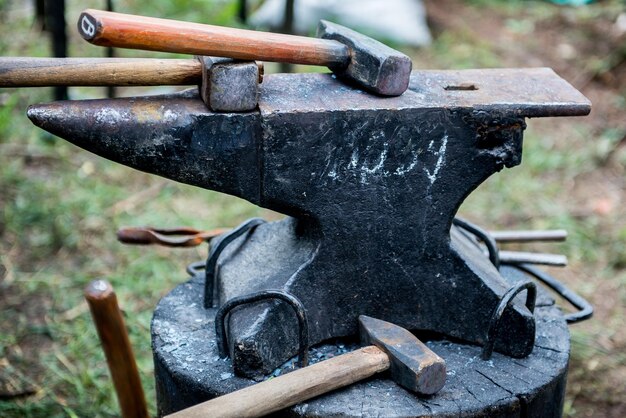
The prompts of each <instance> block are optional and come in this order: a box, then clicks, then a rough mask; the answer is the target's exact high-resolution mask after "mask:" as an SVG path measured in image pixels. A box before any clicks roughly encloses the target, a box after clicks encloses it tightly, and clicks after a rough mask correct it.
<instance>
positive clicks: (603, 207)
mask: <svg viewBox="0 0 626 418" xmlns="http://www.w3.org/2000/svg"><path fill="white" fill-rule="evenodd" d="M67 3H68V8H69V10H70V13H69V14H68V21H69V22H70V23H71V24H73V21H74V20H75V18H76V16H77V13H78V12H79V10H80V9H81V8H82V7H87V6H90V7H95V6H99V3H98V4H97V5H94V4H88V5H87V4H85V3H84V2H83V3H80V2H77V1H75V0H67ZM232 3H233V2H224V1H221V2H220V1H217V0H214V1H208V0H194V1H182V0H178V1H164V0H159V1H153V2H149V3H147V2H146V3H145V5H148V4H149V7H148V6H145V5H142V4H140V2H139V1H128V2H125V3H124V5H123V8H122V5H120V11H124V12H131V13H144V14H147V15H154V16H165V17H172V18H181V19H188V20H195V21H210V22H214V23H219V24H234V18H233V15H234V10H235V9H234V6H233V4H232ZM427 6H428V9H429V14H430V17H431V26H432V28H433V30H434V32H435V35H436V40H435V42H434V44H433V45H432V46H431V47H430V48H428V49H424V50H420V51H409V52H410V53H411V54H412V55H413V56H414V62H415V65H416V67H422V68H468V67H493V66H551V67H553V68H555V69H556V70H557V72H559V73H560V74H561V75H562V76H564V77H565V78H567V79H568V80H570V81H571V82H572V83H573V84H574V85H575V86H576V87H578V88H580V89H582V91H583V92H584V93H585V94H586V95H587V96H588V97H589V98H590V99H591V100H592V101H593V102H594V111H593V113H592V115H591V116H590V117H588V118H578V119H567V118H565V119H560V120H557V119H550V120H532V121H530V122H529V128H528V130H527V134H526V139H525V150H524V162H523V164H522V166H520V167H518V168H515V169H513V170H507V171H505V172H503V173H500V174H498V175H497V176H494V177H493V178H492V179H490V180H489V181H488V182H487V183H486V184H484V185H483V186H481V188H480V190H479V191H477V192H476V193H475V194H473V195H472V196H471V197H470V198H469V199H468V201H467V202H466V204H465V205H464V207H463V209H462V212H463V215H464V216H466V217H468V218H470V219H472V220H474V221H477V222H479V223H481V224H482V225H488V226H489V227H490V228H566V229H568V230H569V232H570V238H569V240H568V241H567V242H566V243H564V244H560V245H558V246H549V247H546V246H545V245H544V246H536V247H533V248H535V249H540V250H548V251H555V252H556V251H558V252H562V253H564V254H567V255H568V256H569V258H570V262H571V266H570V267H569V268H568V269H566V270H561V271H555V272H554V273H555V275H557V276H558V277H560V278H561V279H563V281H564V282H566V283H567V284H568V285H569V286H571V287H572V288H574V289H576V290H577V291H579V292H580V293H581V294H583V295H584V296H585V297H587V298H588V299H590V300H591V301H592V302H593V303H594V305H595V308H596V316H595V318H594V320H592V321H588V322H586V323H583V324H579V325H574V326H572V327H571V331H572V341H573V350H572V365H571V370H570V377H569V383H568V398H567V403H566V414H567V415H568V416H614V417H622V416H626V406H625V404H624V399H626V388H625V383H624V382H625V380H626V354H625V353H626V350H625V348H626V332H625V331H624V329H623V325H622V323H623V320H624V319H623V315H624V306H625V302H626V286H625V285H626V269H625V268H626V222H625V219H626V209H625V207H626V205H624V203H625V197H626V187H625V183H626V177H625V175H624V174H625V173H624V166H625V163H626V152H625V148H626V147H624V144H625V143H626V117H624V114H625V111H626V99H624V97H626V64H624V55H625V54H626V51H625V50H624V45H626V40H625V39H626V38H624V36H623V35H621V37H620V35H619V34H615V33H614V31H613V29H612V28H613V22H615V19H616V18H617V16H618V14H619V13H620V12H623V11H624V10H623V9H624V6H623V3H621V2H619V1H604V2H601V3H599V4H596V5H593V6H591V7H586V8H579V9H570V8H559V7H555V6H552V5H550V4H548V3H544V2H533V1H523V2H522V1H508V2H504V1H495V0H474V1H466V2H461V1H458V0H443V1H435V0H430V1H427ZM450 11H454V12H453V13H450ZM71 27H72V26H70V28H71ZM71 32H72V36H73V39H72V44H71V53H72V55H74V56H81V55H82V56H97V55H100V54H102V53H103V51H102V50H101V49H98V48H96V47H91V46H87V45H86V44H84V43H82V42H80V41H79V40H78V39H77V38H76V36H75V35H74V31H73V30H71ZM0 34H1V36H0V55H38V56H45V55H46V54H47V51H48V48H47V43H46V42H44V41H42V39H41V34H40V32H39V29H38V28H37V27H35V26H33V24H32V13H31V11H30V10H28V9H27V8H26V7H25V6H23V5H22V2H17V1H9V0H0ZM620 48H621V50H620ZM124 55H127V56H139V53H136V52H124ZM146 55H147V54H142V56H146ZM71 94H72V95H73V97H96V96H98V95H102V94H103V92H102V91H101V90H96V89H91V90H90V89H73V90H72V93H71ZM49 95H50V92H49V91H48V90H47V89H38V90H20V91H11V90H5V91H2V92H0V208H1V215H0V394H1V393H8V392H11V393H14V394H19V393H22V396H15V397H11V399H5V400H2V399H1V398H0V416H3V417H17V416H42V417H43V416H46V417H48V416H96V415H97V416H116V415H118V412H117V411H118V408H117V405H116V403H115V399H114V396H113V392H112V386H111V384H110V381H109V379H108V375H107V372H106V367H105V362H104V359H103V355H102V353H101V350H100V347H99V344H98V341H97V337H96V334H95V330H94V329H93V326H92V324H91V320H90V317H89V312H88V310H87V307H86V305H85V303H84V302H83V301H82V289H83V287H84V285H85V284H86V283H87V282H89V281H90V280H92V279H93V278H97V277H105V278H107V279H108V280H110V281H111V282H112V283H113V285H114V286H115V288H116V290H117V293H118V296H119V299H120V303H121V305H122V306H123V308H124V310H125V314H126V319H127V324H128V327H129V329H130V334H131V340H132V342H133V345H134V347H135V350H136V354H137V357H138V361H139V367H140V371H141V374H142V377H143V378H144V387H145V389H146V393H147V394H148V398H149V400H150V403H151V408H152V409H151V412H154V400H153V399H154V396H153V393H154V391H153V387H154V384H153V379H152V358H151V353H150V341H149V322H150V317H151V312H152V310H153V309H154V306H155V304H156V302H157V301H158V300H159V298H160V297H162V296H163V295H164V294H165V293H166V292H167V291H168V290H170V289H171V288H172V287H173V286H174V285H176V284H177V283H179V282H181V281H183V280H184V279H185V274H184V271H183V268H184V266H185V265H186V264H187V263H188V262H191V261H196V260H199V259H201V258H203V257H204V256H205V254H204V248H202V249H198V250H196V249H192V250H170V249H163V248H150V249H149V250H148V249H145V248H141V249H137V248H132V247H123V246H122V245H121V244H119V243H117V242H116V240H115V231H116V230H117V229H118V228H119V227H120V226H123V225H145V224H150V225H158V226H178V225H189V226H193V227H197V228H212V227H218V226H232V225H236V224H237V223H239V222H241V221H243V220H244V219H246V218H248V217H251V216H263V217H268V218H275V217H276V216H277V215H276V214H273V213H270V212H268V211H265V210H263V209H259V208H256V207H254V206H252V205H250V204H248V203H246V202H244V201H241V200H238V199H235V198H231V197H228V196H223V195H219V194H217V193H211V192H207V191H203V190H200V189H195V188H192V187H188V186H183V185H180V184H175V183H173V182H170V181H167V180H164V179H160V178H157V177H154V176H148V175H145V174H142V173H139V172H135V171H132V170H130V169H127V168H124V167H122V166H119V165H116V164H113V163H110V162H108V161H104V160H103V159H101V158H98V157H95V156H93V155H91V154H88V153H87V152H84V151H82V150H80V149H78V148H76V147H74V146H72V145H70V144H68V143H65V142H64V141H60V140H56V139H55V138H52V137H50V136H47V135H46V134H44V133H43V132H41V131H39V130H37V129H35V128H34V127H32V126H31V125H30V123H29V122H28V120H27V119H26V117H25V115H24V111H25V108H26V107H27V105H28V104H29V103H35V102H39V101H46V100H49V99H48V98H49V97H50V96H49ZM527 248H528V247H527Z"/></svg>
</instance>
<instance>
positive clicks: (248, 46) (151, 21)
mask: <svg viewBox="0 0 626 418" xmlns="http://www.w3.org/2000/svg"><path fill="white" fill-rule="evenodd" d="M78 32H79V33H80V34H81V36H82V37H83V38H84V39H85V40H87V41H89V42H91V43H93V44H96V45H101V46H113V47H117V48H130V49H143V50H149V51H163V52H176V53H181V54H195V55H208V56H216V57H227V58H235V59H242V60H261V61H275V62H287V63H292V64H308V65H323V66H327V67H328V68H330V69H331V70H332V71H333V72H334V73H335V74H337V75H338V76H341V77H345V78H348V79H350V80H352V81H355V82H357V83H358V84H360V85H361V86H362V87H364V88H365V89H366V90H368V91H371V92H373V93H376V94H380V95H383V96H399V95H401V94H402V93H404V91H405V90H406V89H407V88H408V85H409V79H410V76H411V59H410V58H409V57H408V56H406V55H404V54H402V53H401V52H398V51H396V50H394V49H392V48H390V47H388V46H386V45H384V44H382V43H380V42H378V41H376V40H374V39H372V38H369V37H367V36H365V35H362V34H360V33H358V32H355V31H353V30H350V29H348V28H345V27H343V26H340V25H336V24H334V23H330V22H326V21H321V22H320V26H319V29H318V36H319V37H320V38H322V39H317V38H307V37H305V36H294V35H283V34H278V33H267V32H257V31H252V30H244V29H236V28H227V27H221V26H212V25H203V24H200V23H191V22H179V21H176V20H169V19H158V18H153V17H144V16H136V15H127V14H122V13H114V12H105V11H102V10H93V9H87V10H85V11H84V12H83V13H82V14H81V15H80V17H79V18H78Z"/></svg>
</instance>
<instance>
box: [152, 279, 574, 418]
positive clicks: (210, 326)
mask: <svg viewBox="0 0 626 418" xmlns="http://www.w3.org/2000/svg"><path fill="white" fill-rule="evenodd" d="M501 271H502V274H503V276H504V277H505V278H506V279H507V283H509V284H511V285H512V284H514V283H516V282H518V281H523V280H527V279H528V277H527V276H524V275H523V274H520V273H519V272H518V271H516V270H515V269H512V268H510V267H503V268H502V269H501ZM202 289H203V283H202V279H201V278H200V277H197V278H195V279H193V280H192V281H190V282H188V283H185V284H181V285H179V286H178V287H176V288H175V289H174V290H173V291H172V292H170V293H169V294H168V295H167V296H166V297H165V298H163V299H162V300H161V301H160V302H159V305H158V306H157V308H156V310H155V313H154V317H153V320H152V345H153V350H154V359H155V371H156V373H155V374H156V388H157V407H158V413H159V415H164V414H167V413H171V412H174V411H177V410H180V409H183V408H185V407H189V406H191V405H195V404H197V403H199V402H202V401H205V400H208V399H212V398H214V397H216V396H219V395H223V394H226V393H229V392H232V391H234V390H237V389H241V388H243V387H245V386H249V385H251V384H254V383H255V382H254V381H253V380H249V379H245V378H242V377H238V376H236V375H234V374H233V369H232V363H231V362H230V361H228V360H222V359H220V358H219V355H218V349H217V345H216V342H215V333H214V317H215V312H216V309H209V310H205V309H204V308H203V307H202ZM538 290H539V294H538V296H537V307H536V310H535V316H536V321H537V338H536V340H535V345H534V349H533V351H532V353H531V354H530V355H529V356H528V357H525V358H523V359H513V358H510V357H507V356H504V355H501V354H498V353H494V355H493V357H492V358H491V360H490V361H482V360H481V359H480V355H481V347H478V346H472V345H464V344H460V343H458V342H455V341H450V340H447V339H439V338H434V339H432V338H431V339H428V338H425V337H426V335H425V334H419V333H418V334H417V336H418V337H419V338H420V339H422V340H423V341H425V342H426V345H427V346H428V347H429V348H430V349H431V350H433V351H435V352H436V353H437V354H438V355H440V356H441V357H442V358H443V359H444V360H445V361H446V367H447V380H446V384H445V386H444V387H443V389H442V390H441V391H439V392H438V393H437V394H436V395H434V396H432V397H426V398H425V397H417V396H415V395H414V394H412V393H410V392H408V391H406V390H405V389H403V388H401V387H400V386H398V385H397V384H396V383H394V381H393V380H391V379H389V378H388V377H386V376H385V375H381V376H378V377H376V378H374V379H369V380H367V381H364V382H360V383H357V384H355V385H352V386H350V387H347V388H344V389H341V390H338V391H336V392H333V393H330V394H327V395H324V396H322V397H319V398H317V399H314V400H311V401H308V402H306V403H302V404H300V405H296V406H294V407H292V408H290V409H288V410H285V411H282V412H281V413H278V414H276V415H275V416H280V417H330V416H333V417H334V416H350V417H372V416H384V417H390V418H391V417H409V416H410V417H433V416H434V417H453V416H454V417H457V416H465V417H486V416H488V417H516V418H519V417H525V418H527V417H537V418H539V417H541V418H551V417H554V418H556V417H561V414H562V408H563V399H564V391H565V380H566V374H567V364H568V359H569V348H570V346H569V333H568V329H567V324H566V323H565V320H564V317H563V314H562V313H561V311H560V310H559V309H558V308H557V307H555V306H554V300H553V299H552V298H551V297H550V295H549V294H548V293H547V292H546V291H545V290H542V289H541V288H539V289H538ZM329 344H330V347H329V346H328V345H323V346H320V347H319V348H318V349H317V350H311V355H310V358H311V362H312V363H315V362H316V361H320V360H321V359H323V356H322V355H321V353H323V352H326V351H328V352H333V353H339V352H345V350H346V349H348V350H350V349H352V348H354V347H357V346H358V345H357V344H349V341H345V342H343V341H338V342H331V343H329ZM339 347H342V348H341V349H339ZM316 352H317V353H319V354H320V355H315V353H316ZM290 363H293V359H291V360H290Z"/></svg>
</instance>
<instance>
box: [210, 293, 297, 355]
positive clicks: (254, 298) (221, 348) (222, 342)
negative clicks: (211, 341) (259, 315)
mask: <svg viewBox="0 0 626 418" xmlns="http://www.w3.org/2000/svg"><path fill="white" fill-rule="evenodd" d="M271 299H276V300H281V301H283V302H285V303H287V304H288V305H289V306H291V309H293V312H294V313H295V314H296V317H297V318H298V343H299V344H298V367H306V366H307V365H308V364H309V321H308V320H307V316H306V310H305V309H304V306H303V305H302V302H300V301H299V300H298V298H296V297H295V296H294V295H291V294H289V293H287V292H284V291H279V290H264V291H261V292H256V293H253V294H250V295H245V296H239V297H236V298H233V299H230V300H229V301H228V302H226V303H225V304H223V305H222V306H220V308H219V309H218V310H217V313H216V314H215V343H216V344H217V348H218V352H219V355H220V357H221V358H223V359H225V358H228V355H229V347H228V343H227V342H226V332H225V328H226V324H225V322H226V317H227V316H228V315H229V314H230V313H231V312H232V311H233V309H235V308H238V307H240V306H243V305H247V304H251V303H256V302H260V301H262V300H271ZM234 355H235V353H234V352H231V354H230V357H231V358H233V359H234V358H235V357H234ZM243 357H245V356H243ZM244 361H245V359H244Z"/></svg>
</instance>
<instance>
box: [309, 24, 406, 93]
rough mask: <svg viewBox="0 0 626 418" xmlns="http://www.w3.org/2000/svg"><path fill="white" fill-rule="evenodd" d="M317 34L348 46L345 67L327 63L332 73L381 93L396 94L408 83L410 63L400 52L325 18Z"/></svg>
mask: <svg viewBox="0 0 626 418" xmlns="http://www.w3.org/2000/svg"><path fill="white" fill-rule="evenodd" d="M317 36H318V37H320V38H323V39H333V40H335V41H338V42H341V43H342V44H345V45H346V46H347V47H348V48H349V49H350V62H349V64H348V66H347V67H330V69H331V70H332V71H333V72H334V73H335V74H337V75H339V76H342V77H346V78H348V79H350V80H354V81H356V82H357V83H358V84H360V85H362V86H363V87H365V88H366V89H367V90H368V91H372V92H374V93H377V94H380V95H383V96H399V95H401V94H402V93H404V92H405V91H406V89H407V88H408V87H409V79H410V77H411V67H412V63H411V59H410V58H409V57H408V56H406V55H404V54H403V53H401V52H398V51H396V50H394V49H392V48H390V47H388V46H387V45H385V44H382V43H380V42H378V41H376V40H374V39H372V38H369V37H367V36H365V35H362V34H360V33H358V32H355V31H353V30H351V29H348V28H346V27H343V26H341V25H337V24H334V23H331V22H327V21H325V20H322V21H320V24H319V27H318V29H317Z"/></svg>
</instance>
